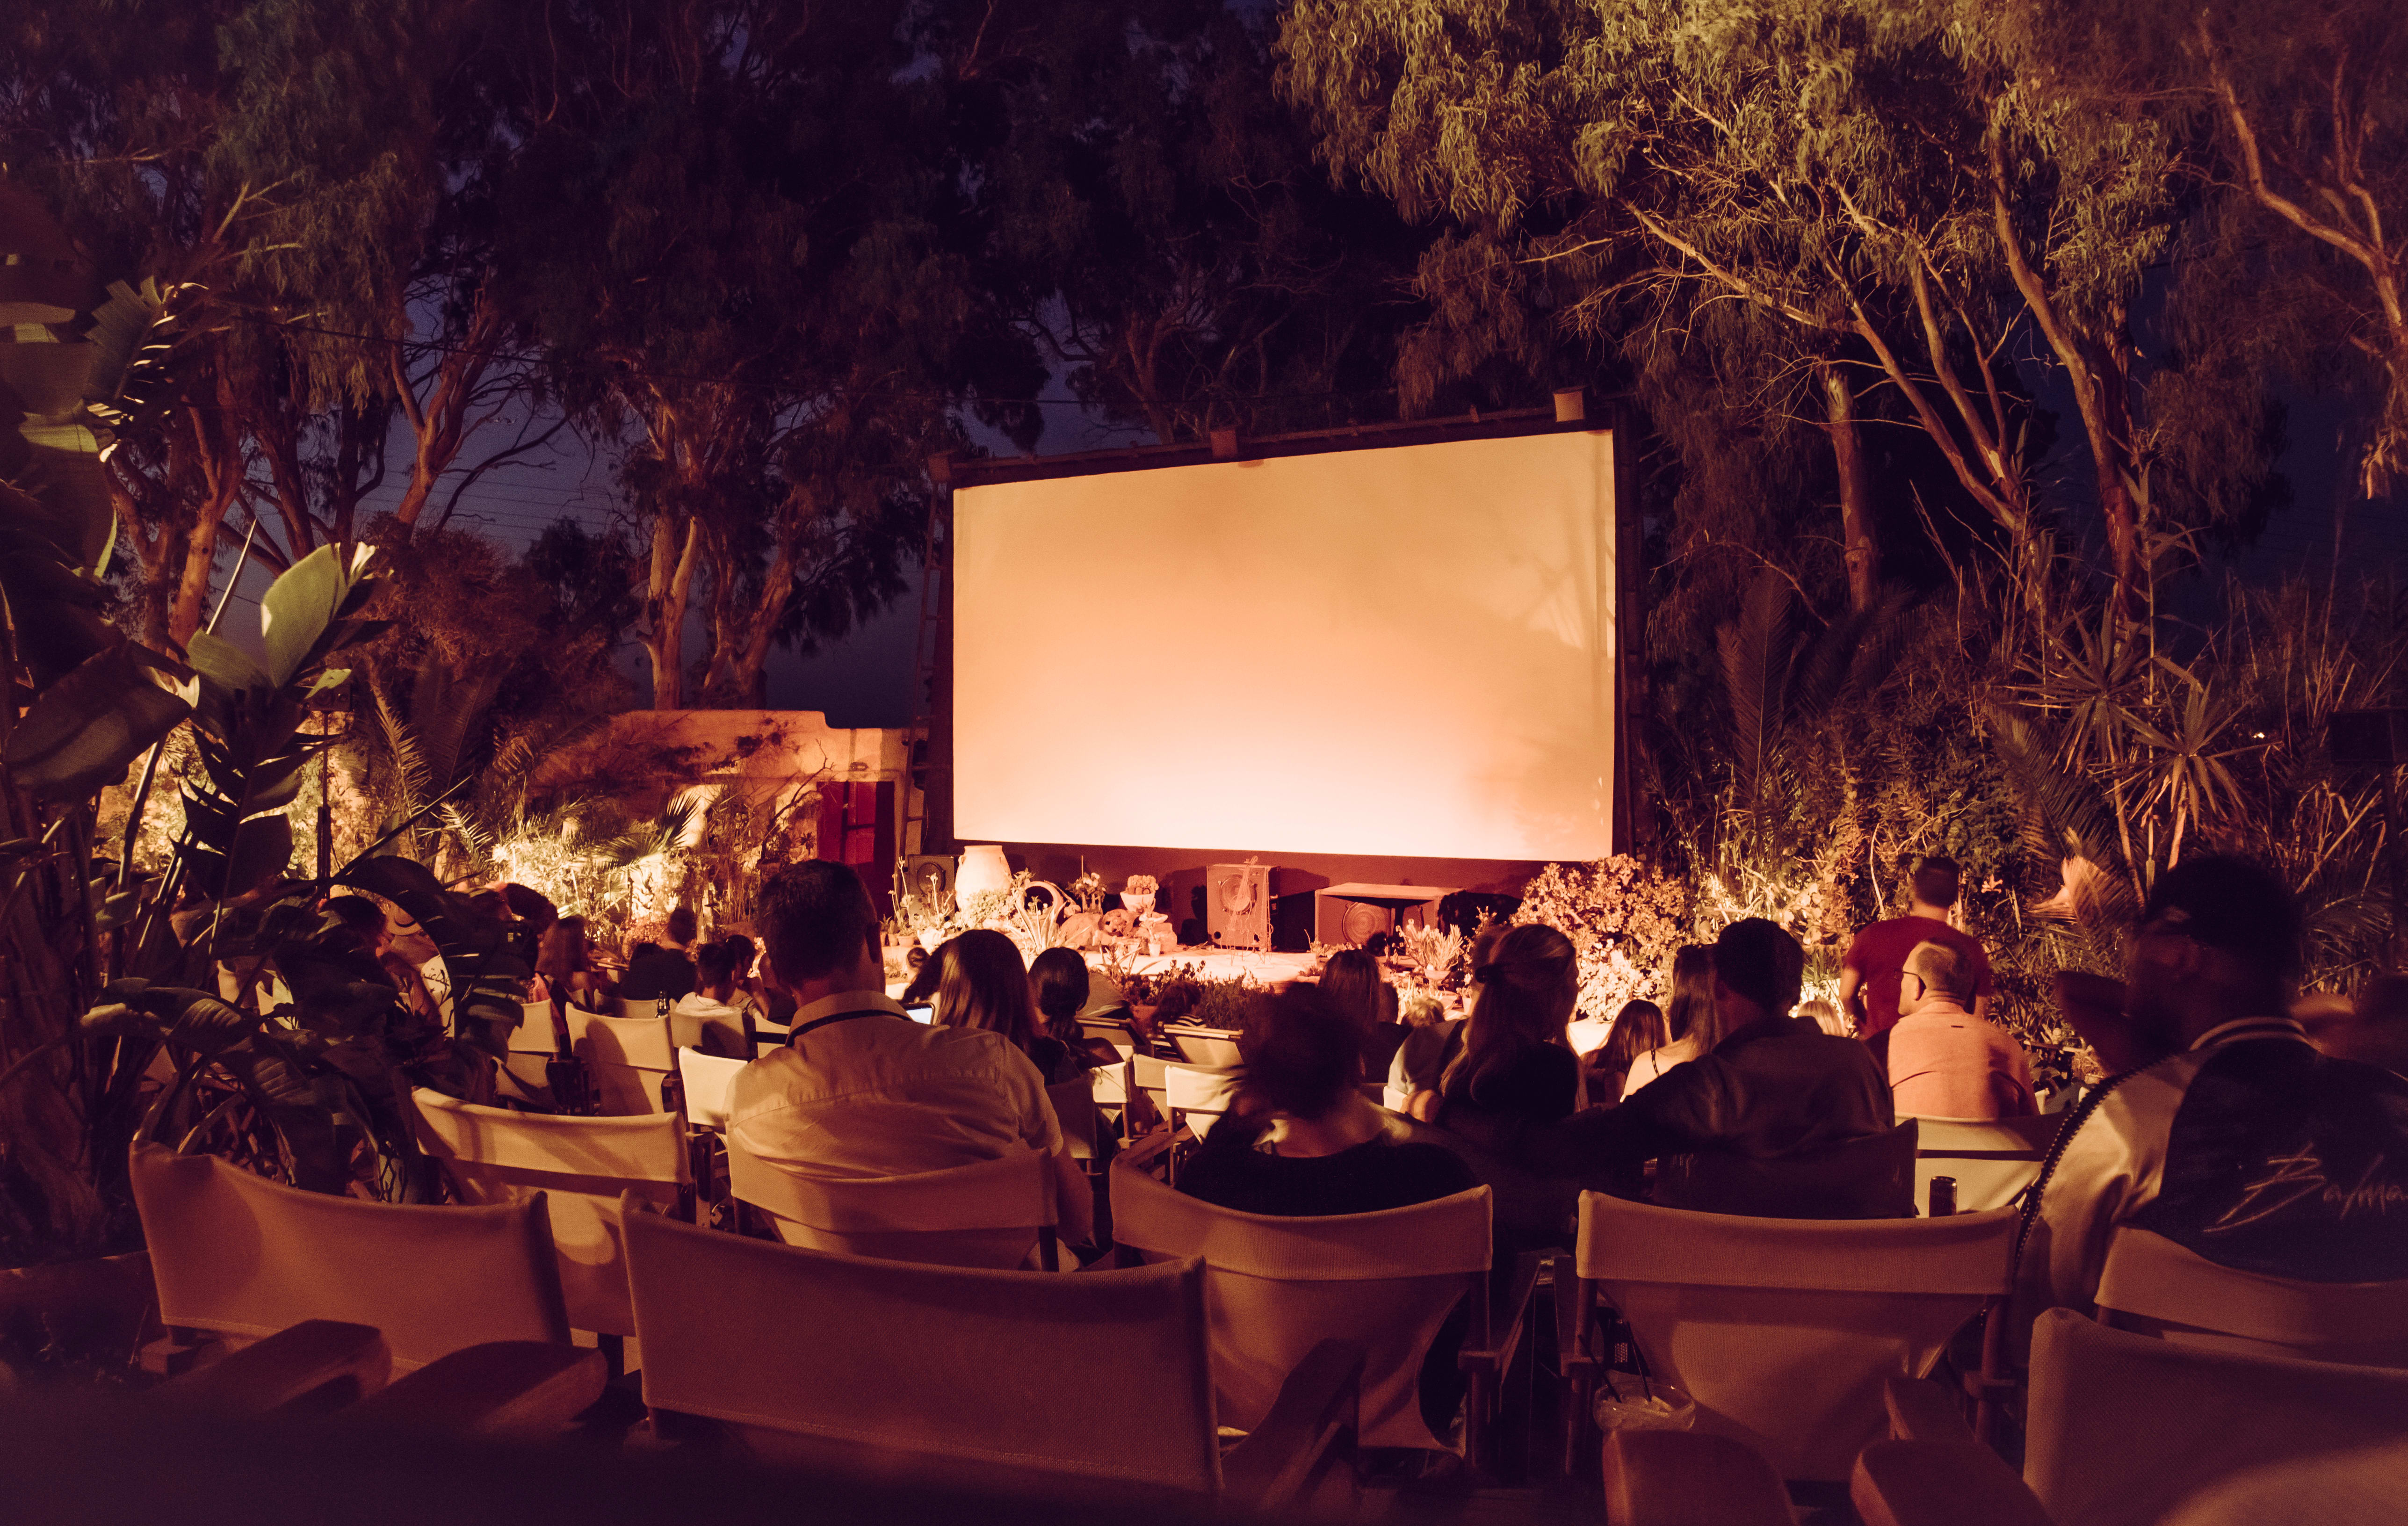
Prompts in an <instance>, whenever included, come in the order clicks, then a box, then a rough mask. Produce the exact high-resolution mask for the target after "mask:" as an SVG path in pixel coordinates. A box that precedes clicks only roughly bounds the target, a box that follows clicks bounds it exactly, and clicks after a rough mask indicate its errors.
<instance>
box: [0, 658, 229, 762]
mask: <svg viewBox="0 0 2408 1526" xmlns="http://www.w3.org/2000/svg"><path fill="white" fill-rule="evenodd" d="M189 713H190V710H189V709H188V707H187V706H186V705H185V703H184V701H183V700H181V699H179V698H176V696H174V695H172V694H169V693H168V692H167V691H166V690H165V689H163V688H161V687H159V685H158V684H153V683H151V682H150V677H149V676H148V675H147V674H145V673H144V672H143V670H142V669H141V667H140V665H139V664H137V663H136V662H135V660H134V659H133V657H132V656H131V655H129V654H128V652H127V650H126V649H125V647H124V646H123V645H122V644H121V645H118V646H114V647H111V648H109V649H108V651H106V652H102V653H100V654H98V655H94V656H93V657H90V658H87V659H86V660H85V661H84V662H83V663H81V664H80V665H79V666H78V667H77V668H76V669H75V670H74V671H72V672H69V673H67V674H66V675H65V676H64V677H62V678H61V679H60V680H59V681H58V682H57V683H55V684H50V686H49V687H48V688H45V689H43V690H41V691H40V692H39V693H37V694H36V696H35V697H34V703H33V705H32V707H31V708H30V709H28V710H27V711H26V712H25V714H24V716H23V718H22V720H20V721H19V722H18V724H17V727H16V729H15V730H14V731H13V732H12V733H11V734H10V735H9V738H8V752H7V766H8V772H9V776H10V777H11V778H13V779H15V780H16V782H17V784H18V785H19V786H20V787H22V788H23V789H25V790H28V791H30V792H32V793H33V794H35V795H37V796H41V797H43V798H45V799H62V798H65V799H73V798H75V797H77V796H80V795H86V794H89V793H91V792H92V791H93V790H95V789H98V788H99V787H100V786H101V785H105V784H108V783H110V782H112V781H114V780H116V779H119V778H122V777H123V775H124V773H125V770H126V766H127V765H128V764H130V763H132V762H133V761H134V759H135V758H136V757H137V756H140V755H141V753H142V750H143V749H144V748H146V747H149V746H150V744H151V743H152V742H155V741H158V740H159V739H160V738H162V737H164V736H165V735H166V734H167V733H168V732H170V731H172V730H174V729H175V728H176V724H177V723H178V722H179V721H181V720H182V719H183V718H184V717H185V716H186V715H187V714H189Z"/></svg>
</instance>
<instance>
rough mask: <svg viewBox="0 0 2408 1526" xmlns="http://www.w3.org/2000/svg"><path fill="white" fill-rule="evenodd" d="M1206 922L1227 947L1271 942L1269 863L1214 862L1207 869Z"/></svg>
mask: <svg viewBox="0 0 2408 1526" xmlns="http://www.w3.org/2000/svg"><path fill="white" fill-rule="evenodd" d="M1204 926H1205V930H1206V931H1207V932H1208V933H1210V934H1211V939H1212V942H1213V943H1217V944H1219V945H1220V946H1221V947H1223V948H1251V949H1256V950H1261V949H1268V948H1269V947H1270V946H1271V870H1270V866H1269V864H1214V865H1212V866H1211V867H1210V868H1208V869H1206V870H1205V871H1204Z"/></svg>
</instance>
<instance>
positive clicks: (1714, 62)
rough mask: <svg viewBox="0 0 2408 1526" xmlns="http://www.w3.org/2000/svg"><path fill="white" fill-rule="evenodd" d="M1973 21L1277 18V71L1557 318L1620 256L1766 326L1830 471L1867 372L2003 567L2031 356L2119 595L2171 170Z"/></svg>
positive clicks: (2025, 516) (2138, 134) (1975, 14)
mask: <svg viewBox="0 0 2408 1526" xmlns="http://www.w3.org/2000/svg"><path fill="white" fill-rule="evenodd" d="M2000 10H2001V7H1999V6H1996V5H1993V4H1989V3H1987V0H1965V3H1963V4H1958V5H1952V6H1947V7H1919V6H1912V5H1907V4H1904V3H1901V0H1755V3H1742V4H1737V5H1729V4H1715V5H1705V4H1699V3H1695V0H1617V3H1613V4H1609V5H1603V6H1595V5H1584V4H1571V3H1569V0H1567V3H1560V4H1557V3H1541V4H1536V5H1512V6H1507V5H1501V4H1494V3H1490V0H1446V3H1443V4H1441V5H1438V6H1435V7H1433V6H1430V5H1422V4H1409V3H1407V0H1301V3H1299V4H1298V5H1297V6H1296V7H1292V8H1291V9H1290V10H1289V12H1288V13H1287V16H1286V20H1285V22H1284V24H1283V31H1282V48H1283V51H1284V53H1285V55H1286V58H1287V61H1288V81H1289V85H1290V88H1291V89H1292V90H1293V91H1294V92H1295V93H1296V94H1297V97H1298V98H1299V99H1301V100H1303V101H1304V102H1306V103H1307V104H1308V105H1309V106H1310V107H1311V108H1312V109H1313V111H1314V113H1315V117H1316V121H1317V122H1319V123H1320V125H1321V127H1322V130H1323V133H1324V151H1325V153H1326V155H1327V157H1328V158H1329V160H1330V162H1331V164H1332V166H1333V167H1335V168H1336V169H1338V170H1340V171H1341V172H1348V173H1358V174H1360V175H1362V176H1363V177H1364V178H1366V179H1367V180H1369V181H1370V182H1371V183H1373V184H1375V185H1377V186H1378V187H1380V188H1381V189H1382V190H1383V191H1384V192H1386V193H1387V194H1390V195H1391V196H1393V197H1395V198H1396V199H1397V200H1398V204H1399V206H1400V207H1401V208H1402V209H1404V210H1405V211H1406V212H1407V213H1408V214H1409V215H1412V216H1415V217H1432V216H1441V215H1443V216H1447V217H1451V218H1453V219H1455V220H1456V221H1457V222H1459V223H1466V224H1469V225H1471V226H1474V227H1478V228H1483V229H1486V230H1490V231H1492V232H1493V233H1494V234H1495V235H1497V236H1498V238H1500V240H1502V241H1503V242H1502V245H1501V247H1503V248H1504V249H1505V250H1507V251H1508V252H1510V257H1512V258H1514V259H1518V260H1522V261H1526V262H1543V263H1545V264H1547V265H1549V266H1555V267H1557V268H1558V270H1559V272H1560V274H1559V275H1558V276H1556V278H1555V279H1557V280H1559V281H1562V282H1563V283H1564V284H1565V285H1567V286H1568V287H1569V288H1570V291H1569V293H1568V298H1567V301H1566V302H1565V310H1566V312H1567V313H1568V315H1569V316H1570V318H1571V319H1572V320H1573V321H1575V322H1577V321H1580V320H1582V319H1583V318H1584V317H1588V316H1590V315H1591V314H1593V313H1595V312H1596V311H1598V310H1599V309H1600V308H1601V307H1602V306H1603V305H1605V304H1607V303H1608V302H1610V301H1611V300H1612V299H1613V297H1615V296H1616V295H1620V294H1621V293H1622V292H1623V291H1624V290H1625V282H1626V279H1627V278H1626V272H1627V265H1628V262H1630V261H1632V260H1634V259H1635V260H1636V261H1637V262H1638V263H1639V264H1640V265H1641V267H1642V268H1644V269H1646V270H1648V271H1650V272H1652V273H1654V274H1656V275H1657V276H1658V277H1659V278H1660V277H1661V276H1667V275H1669V276H1671V277H1673V278H1676V279H1678V280H1680V281H1685V282H1689V283H1691V284H1692V285H1693V286H1695V287H1696V288H1698V289H1699V293H1700V294H1702V295H1708V296H1713V297H1720V298H1724V299H1729V300H1736V301H1740V302H1744V303H1747V304H1749V305H1750V306H1752V307H1754V308H1756V309H1757V310H1760V311H1762V312H1763V313H1765V314H1767V315H1769V316H1770V317H1772V318H1775V319H1777V320H1779V321H1781V322H1782V323H1784V324H1786V325H1788V327H1789V328H1790V330H1791V332H1792V336H1793V339H1794V342H1795V343H1796V345H1797V347H1798V350H1799V353H1800V355H1801V357H1802V358H1803V359H1804V361H1805V363H1806V364H1808V365H1810V366H1812V367H1814V368H1815V372H1816V375H1817V379H1818V381H1821V382H1822V383H1823V384H1824V391H1825V396H1826V400H1827V403H1828V405H1829V406H1828V414H1827V417H1828V425H1829V427H1830V428H1831V431H1832V435H1833V439H1834V444H1835V448H1836V449H1837V450H1838V451H1839V452H1841V453H1844V452H1845V450H1846V440H1847V439H1848V432H1847V431H1846V430H1845V429H1844V428H1843V427H1842V423H1843V415H1844V412H1845V411H1846V410H1847V409H1848V407H1849V404H1850V402H1851V400H1852V399H1851V397H1850V396H1845V395H1843V394H1842V392H1841V391H1840V390H1838V388H1837V386H1836V385H1835V383H1841V382H1844V381H1846V379H1847V372H1846V371H1845V370H1844V369H1843V368H1842V364H1841V363H1842V360H1843V359H1845V358H1862V359H1864V360H1867V361H1869V363H1870V368H1871V372H1872V374H1874V375H1876V376H1878V378H1879V379H1880V380H1881V381H1884V382H1885V383H1886V385H1887V387H1888V388H1889V389H1890V390H1891V391H1893V392H1894V393H1895V395H1896V396H1897V397H1898V398H1899V401H1900V403H1901V404H1902V405H1903V407H1904V408H1905V409H1906V410H1907V411H1908V412H1909V413H1910V414H1911V416H1912V417H1913V418H1914V421H1915V423H1916V424H1917V425H1920V427H1921V428H1922V429H1923V430H1924V432H1925V433H1926V434H1928V437H1929V438H1930V439H1931V440H1932V442H1933V443H1934V445H1935V446H1936V447H1937V448H1938V449H1939V451H1940V453H1941V454H1942V457H1943V458H1944V459H1945V460H1946V461H1947V463H1948V465H1949V467H1950V468H1951V470H1952V471H1953V473H1954V474H1955V476H1956V478H1957V482H1958V484H1959V485H1960V487H1961V488H1962V490H1963V491H1964V492H1965V493H1966V494H1967V495H1968V496H1969V497H1971V499H1972V500H1973V501H1974V502H1976V503H1978V504H1979V505H1980V506H1981V507H1982V508H1983V509H1984V510H1985V511H1986V512H1987V513H1988V515H1989V516H1990V517H1991V518H1992V520H1993V521H1994V522H1995V523H1996V524H1997V525H1999V527H2000V529H2001V530H2002V531H2003V532H2004V533H2005V535H2006V536H2007V537H2008V538H2009V539H2010V540H2012V541H2013V542H2014V544H2015V545H2016V546H2018V547H2021V548H2032V547H2034V546H2035V545H2037V544H2038V541H2037V540H2036V532H2037V530H2038V528H2039V526H2038V524H2037V522H2036V517H2035V516H2036V514H2037V512H2038V511H2039V510H2040V508H2041V507H2042V506H2041V504H2040V502H2039V500H2038V497H2037V494H2038V492H2039V487H2040V484H2039V483H2038V482H2037V481H2036V478H2037V475H2038V472H2037V468H2038V465H2039V463H2038V462H2036V461H2035V460H2034V459H2033V458H2032V454H2031V439H2030V435H2029V432H2028V414H2029V405H2028V401H2027V400H2026V398H2025V396H2024V394H2025V393H2026V391H2027V390H2028V389H2027V386H2026V384H2025V383H2024V382H2022V381H2020V380H2019V379H2018V378H2017V376H2016V375H2015V374H2014V357H2015V355H2016V354H2017V353H2018V352H2017V351H2016V349H2015V348H2014V346H2015V345H2017V344H2018V343H2019V342H2022V341H2023V340H2024V338H2025V336H2027V335H2037V336H2038V338H2039V339H2040V340H2041V341H2042V343H2041V345H2040V346H2036V347H2035V348H2042V349H2043V350H2044V353H2046V354H2047V355H2048V356H2049V357H2050V359H2051V360H2052V361H2053V362H2054V363H2055V364H2056V366H2057V367H2059V368H2060V369H2061V370H2062V371H2063V373H2064V376H2065V379H2066V381H2067V382H2068V383H2069V385H2070V386H2071V390H2072V391H2073V393H2074V395H2075V398H2076V402H2077V406H2078V409H2079V410H2080V412H2081V415H2082V419H2083V423H2084V425H2085V436H2086V438H2087V440H2088V443H2089V445H2090V453H2091V455H2092V464H2093V471H2092V478H2093V482H2094V488H2095V492H2094V497H2095V499H2096V501H2097V504H2098V506H2099V509H2100V517H2101V523H2102V527H2103V530H2104V538H2105V540H2106V542H2107V546H2108V550H2109V559H2110V561H2111V564H2112V567H2113V570H2114V577H2115V580H2116V583H2117V584H2118V586H2119V587H2121V588H2123V589H2125V590H2126V592H2127V594H2129V593H2130V592H2131V590H2132V585H2133V582H2134V580H2135V579H2136V577H2137V576H2138V575H2139V569H2138V563H2137V561H2136V556H2137V554H2138V541H2137V531H2138V525H2139V524H2140V521H2141V519H2142V518H2143V515H2144V514H2145V511H2146V505H2147V497H2146V495H2147V477H2146V462H2147V459H2148V441H2147V440H2146V439H2145V438H2144V437H2143V434H2142V433H2141V432H2140V431H2139V430H2138V429H2137V428H2136V427H2135V425H2134V424H2133V421H2132V417H2131V396H2130V393H2131V388H2132V387H2133V385H2134V376H2133V372H2132V349H2131V344H2130V342H2129V335H2128V325H2129V304H2130V301H2131V298H2132V295H2133V294H2134V292H2135V290H2136V289H2137V286H2138V283H2139V281H2140V277H2141V272H2142V270H2143V268H2144V267H2145V266H2146V265H2147V264H2148V262H2149V261H2150V260H2151V259H2153V258H2154V257H2156V256H2157V254H2158V253H2159V252H2162V250H2163V248H2164V246H2165V243H2166V239H2167V238H2168V228H2169V227H2170V225H2171V221H2172V219H2173V216H2174V215H2175V208H2176V202H2175V197H2174V195H2173V194H2172V191H2171V180H2172V177H2173V173H2174V168H2173V166H2174V153H2175V149H2176V147H2177V145H2176V144H2175V143H2174V141H2173V140H2172V139H2171V137H2169V135H2166V134H2165V133H2163V132H2162V131H2161V130H2159V129H2158V128H2157V125H2156V124H2154V123H2152V122H2149V121H2148V120H2147V119H2146V118H2145V117H2144V116H2143V117H2139V118H2135V119H2133V120H2132V121H2131V122H2128V123H2127V127H2128V130H2126V131H2122V132H2120V133H2119V132H2110V131H2106V130H2102V129H2099V127H2098V123H2097V122H2094V121H2091V120H2090V119H2089V118H2084V119H2083V125H2085V127H2087V128H2089V129H2092V130H2090V131H2088V132H2087V133H2086V135H2085V133H2077V132H2075V131H2074V130H2072V127H2071V125H2069V121H2068V119H2069V118H2070V117H2072V116H2078V115H2079V114H2080V113H2081V112H2082V111H2083V110H2084V109H2085V108H2086V103H2083V102H2079V101H2071V100H2069V99H2067V98H2066V97H2064V96H2063V95H2062V94H2052V93H2051V92H2050V91H2049V90H2047V89H2046V88H2045V82H2044V81H2042V80H2039V79H2034V78H2032V77H2030V76H2028V75H2025V74H2022V73H2019V72H2017V68H2016V64H2017V58H2016V56H2015V55H2014V53H2013V52H2012V51H2011V50H2010V48H2011V38H2009V37H2008V36H2005V35H2003V34H2001V33H2000V31H1999V29H1998V28H1997V27H1996V26H1995V25H1991V24H1985V23H1994V22H1998V21H1999V20H2000V16H1999V15H1997V14H1994V13H1996V12H2000ZM1851 353H1853V354H1851ZM1847 476H1848V473H1847V472H1846V471H1845V470H1844V469H1843V470H1842V480H1843V481H1844V480H1845V479H1846V477H1847ZM1845 535H1846V539H1847V540H1849V541H1850V542H1851V544H1852V545H1853V544H1855V543H1856V541H1857V540H1858V537H1859V531H1858V530H1857V529H1856V527H1854V526H1850V527H1849V528H1848V529H1847V530H1846V531H1845ZM1860 596H1861V590H1860Z"/></svg>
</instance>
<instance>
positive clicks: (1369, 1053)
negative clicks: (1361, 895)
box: [1321, 948, 1405, 1081]
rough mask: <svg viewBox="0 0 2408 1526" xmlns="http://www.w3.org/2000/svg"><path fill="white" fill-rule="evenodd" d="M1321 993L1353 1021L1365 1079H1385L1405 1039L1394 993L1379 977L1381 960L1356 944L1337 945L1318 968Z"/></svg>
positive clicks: (1337, 1011)
mask: <svg viewBox="0 0 2408 1526" xmlns="http://www.w3.org/2000/svg"><path fill="white" fill-rule="evenodd" d="M1321 997H1322V1001H1323V1002H1324V1003H1325V1004H1326V1006H1327V1007H1328V1008H1329V1010H1330V1011H1331V1012H1332V1013H1334V1014H1336V1015H1338V1016H1340V1018H1343V1019H1344V1020H1345V1021H1346V1022H1348V1023H1349V1024H1351V1025H1353V1027H1354V1029H1355V1044H1356V1047H1358V1048H1359V1049H1360V1050H1361V1051H1362V1056H1363V1076H1364V1079H1366V1080H1369V1081H1379V1080H1383V1079H1385V1078H1386V1076H1387V1073H1388V1066H1389V1064H1390V1062H1392V1061H1393V1060H1395V1058H1397V1050H1398V1048H1399V1047H1401V1046H1402V1045H1403V1044H1404V1042H1405V1025H1404V1024H1402V1023H1400V1022H1398V1021H1397V1018H1396V1006H1397V993H1396V990H1395V988H1394V987H1393V986H1390V985H1389V984H1388V983H1387V982H1386V981H1385V980H1383V979H1382V978H1380V961H1379V960H1377V959H1375V958H1373V957H1371V956H1370V955H1369V954H1366V953H1364V952H1363V951H1362V950H1361V949H1359V948H1341V949H1340V950H1339V951H1338V952H1337V953H1335V954H1332V955H1331V956H1329V962H1328V964H1327V965H1326V966H1325V967H1324V968H1323V970H1322V972H1321Z"/></svg>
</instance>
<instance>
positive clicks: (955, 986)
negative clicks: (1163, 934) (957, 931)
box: [929, 928, 1086, 1087]
mask: <svg viewBox="0 0 2408 1526" xmlns="http://www.w3.org/2000/svg"><path fill="white" fill-rule="evenodd" d="M929 962H930V963H932V964H935V965H938V966H939V967H940V969H939V974H938V976H937V1011H936V1015H935V1021H937V1022H938V1023H939V1024H942V1025H943V1026H945V1027H947V1028H983V1029H991V1030H992V1031H994V1032H997V1033H1000V1034H1002V1035H1003V1036H1004V1037H1005V1038H1007V1039H1010V1040H1011V1042H1012V1043H1013V1044H1015V1045H1017V1046H1018V1048H1019V1049H1020V1052H1021V1053H1023V1054H1025V1055H1026V1056H1027V1057H1028V1058H1029V1062H1030V1063H1032V1064H1034V1065H1035V1066H1036V1067H1037V1072H1038V1073H1039V1075H1042V1076H1043V1077H1045V1084H1046V1085H1047V1086H1049V1087H1052V1086H1059V1085H1060V1084H1061V1083H1063V1082H1065V1081H1076V1080H1078V1079H1079V1077H1080V1076H1082V1075H1083V1074H1085V1073H1086V1068H1085V1067H1084V1066H1082V1065H1081V1064H1080V1063H1079V1062H1078V1061H1077V1060H1076V1059H1074V1058H1071V1055H1070V1051H1069V1048H1068V1045H1066V1044H1063V1043H1062V1041H1061V1040H1059V1039H1053V1038H1048V1037H1046V1035H1045V1034H1044V1033H1043V1032H1041V1031H1039V1029H1038V1026H1037V1006H1036V1003H1035V1002H1033V1001H1029V999H1028V967H1027V966H1026V965H1024V964H1022V963H1021V962H1020V946H1019V945H1018V944H1017V943H1013V942H1012V941H1011V939H1009V938H1007V937H1005V936H1004V935H1003V934H1001V933H999V932H996V931H995V930H994V929H991V928H979V929H974V930H972V931H969V932H966V933H963V934H962V935H961V936H960V937H958V938H956V939H954V940H953V942H951V943H947V944H945V945H944V946H943V947H941V948H939V949H938V950H937V953H936V957H934V958H933V959H931V960H930V961H929Z"/></svg>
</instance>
